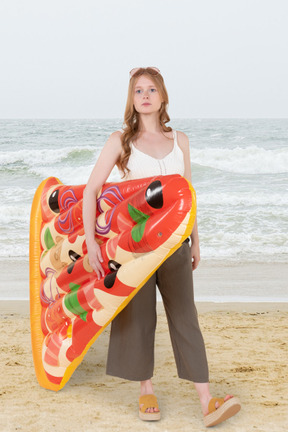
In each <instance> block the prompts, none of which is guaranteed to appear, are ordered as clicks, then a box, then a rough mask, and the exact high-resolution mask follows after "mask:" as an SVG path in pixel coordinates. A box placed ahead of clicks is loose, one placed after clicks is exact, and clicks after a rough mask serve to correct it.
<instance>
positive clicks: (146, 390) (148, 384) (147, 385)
mask: <svg viewBox="0 0 288 432" xmlns="http://www.w3.org/2000/svg"><path fill="white" fill-rule="evenodd" d="M140 385H141V387H140V395H141V396H146V395H154V391H153V386H152V381H151V379H149V380H146V381H141V383H140ZM152 400H153V399H152ZM143 406H144V404H140V405H139V409H141V408H142V407H143ZM145 413H160V410H159V407H158V404H157V406H149V407H147V408H146V409H145Z"/></svg>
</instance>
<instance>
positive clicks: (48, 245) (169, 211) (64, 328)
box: [30, 175, 196, 391]
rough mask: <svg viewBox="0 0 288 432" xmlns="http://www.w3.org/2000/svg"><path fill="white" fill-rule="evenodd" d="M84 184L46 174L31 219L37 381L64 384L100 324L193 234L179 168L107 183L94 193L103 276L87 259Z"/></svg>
mask: <svg viewBox="0 0 288 432" xmlns="http://www.w3.org/2000/svg"><path fill="white" fill-rule="evenodd" d="M84 189H85V185H81V186H66V185H63V184H62V183H61V182H60V181H59V180H58V179H57V178H55V177H50V178H48V179H46V180H44V181H43V182H42V183H41V184H40V186H39V187H38V189H37V191H36V193H35V196H34V200H33V204H32V210H31V221H30V321H31V335H32V351H33V359H34V365H35V371H36V376H37V379H38V382H39V384H40V385H41V386H42V387H44V388H47V389H51V390H54V391H58V390H60V389H61V388H63V387H64V385H65V384H66V383H67V381H68V380H69V378H70V377H71V375H72V374H73V372H74V371H75V369H76V368H77V366H78V365H79V364H80V363H81V361H82V359H83V357H84V355H85V354H86V352H87V351H88V349H89V348H90V346H91V345H92V344H93V343H94V342H95V340H96V339H97V337H98V336H99V335H100V333H101V332H102V331H103V330H104V328H105V327H106V326H107V325H108V324H109V323H110V322H111V321H112V320H113V319H114V318H115V316H116V315H117V314H118V313H119V312H120V311H121V310H122V309H123V308H124V307H125V306H126V305H127V304H128V303H129V301H130V300H131V299H132V298H133V297H134V295H136V294H137V292H138V291H139V290H140V288H141V287H142V286H143V285H144V284H145V282H146V281H147V280H148V279H149V278H150V277H151V275H152V274H153V273H154V272H155V271H156V270H157V268H158V267H159V266H160V265H161V264H162V263H163V261H165V260H166V259H167V258H168V257H169V256H170V255H171V254H172V253H173V252H174V251H175V250H176V249H178V248H179V247H180V246H181V244H182V243H183V241H184V240H185V239H186V238H187V237H188V236H189V235H190V234H191V232H192V228H193V224H194V220H195V216H196V197H195V192H194V189H193V188H192V186H191V184H190V183H189V182H188V181H187V180H186V179H185V178H184V177H181V176H180V175H169V176H157V177H153V178H144V179H140V180H130V181H126V182H119V183H106V184H105V185H104V186H103V188H102V189H101V190H100V192H99V194H98V197H97V209H96V215H97V219H96V227H95V228H96V229H95V239H96V241H97V243H98V244H99V245H100V248H101V253H102V257H103V260H104V262H103V263H102V266H103V268H104V271H105V276H104V277H102V278H101V279H100V280H98V278H97V275H96V273H95V272H94V271H93V269H92V267H91V266H90V264H89V260H88V255H87V246H86V241H85V232H84V228H83V219H82V206H83V200H82V198H83V191H84Z"/></svg>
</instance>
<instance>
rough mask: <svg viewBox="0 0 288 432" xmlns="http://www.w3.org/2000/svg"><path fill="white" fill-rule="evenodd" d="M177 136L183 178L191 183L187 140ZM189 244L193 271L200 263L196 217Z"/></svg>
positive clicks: (184, 136)
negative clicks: (181, 153)
mask: <svg viewBox="0 0 288 432" xmlns="http://www.w3.org/2000/svg"><path fill="white" fill-rule="evenodd" d="M177 135H178V145H179V147H180V148H181V150H182V151H183V154H184V177H185V178H186V179H187V180H189V181H190V182H191V183H192V174H191V162H190V147H189V138H188V137H187V135H186V134H185V133H183V132H180V131H178V132H177ZM191 242H192V246H191V259H192V269H193V270H195V269H196V268H197V267H198V264H199V261H200V247H199V236H198V225H197V216H196V218H195V223H194V227H193V230H192V234H191Z"/></svg>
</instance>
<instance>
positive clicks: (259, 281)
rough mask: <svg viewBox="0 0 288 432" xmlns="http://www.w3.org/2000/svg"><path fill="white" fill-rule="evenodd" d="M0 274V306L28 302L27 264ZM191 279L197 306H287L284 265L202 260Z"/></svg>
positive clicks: (7, 263)
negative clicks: (11, 302) (233, 304)
mask: <svg viewBox="0 0 288 432" xmlns="http://www.w3.org/2000/svg"><path fill="white" fill-rule="evenodd" d="M0 272H1V281H0V303H2V302H7V301H13V302H14V301H29V262H28V261H26V260H19V261H18V260H4V261H0ZM193 279H194V296H195V302H196V303H214V304H219V303H220V304H222V303H245V304H248V303H281V304H285V303H288V289H287V288H288V284H287V280H288V266H287V264H286V263H279V262H277V263H276V262H275V263H258V262H246V263H244V262H240V263H234V262H230V263H229V262H226V261H211V260H210V261H205V260H202V261H201V262H200V265H199V266H198V268H197V270H196V271H194V272H193ZM157 297H158V300H160V299H161V297H160V295H159V293H158V296H157Z"/></svg>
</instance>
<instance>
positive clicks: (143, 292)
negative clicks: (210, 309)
mask: <svg viewBox="0 0 288 432" xmlns="http://www.w3.org/2000/svg"><path fill="white" fill-rule="evenodd" d="M156 284H157V286H158V288H159V291H160V293H161V296H162V299H163V304H164V308H165V312H166V316H167V321H168V326H169V332H170V338H171V342H172V347H173V352H174V357H175V362H176V366H177V371H178V376H179V377H180V378H184V379H187V380H190V381H193V382H202V383H204V382H208V380H209V376H208V365H207V358H206V351H205V345H204V341H203V337H202V334H201V330H200V328H199V323H198V316H197V310H196V307H195V304H194V292H193V279H192V266H191V252H190V247H189V245H188V243H187V242H184V243H183V244H182V246H181V247H180V248H179V249H178V250H177V251H176V252H174V253H173V255H171V256H170V257H169V258H168V259H167V260H166V261H165V262H164V263H163V264H162V265H161V266H160V267H159V268H158V270H157V271H156V272H155V273H154V275H153V276H152V277H151V278H150V279H149V280H148V281H147V282H146V284H145V285H144V286H143V287H142V288H141V289H140V291H139V292H138V293H137V294H136V296H135V297H134V298H133V299H132V300H131V301H130V303H128V305H127V306H126V307H125V308H124V309H123V310H122V311H121V312H120V313H119V314H118V315H117V317H116V318H114V320H113V321H112V324H111V332H110V342H109V350H108V358H107V369H106V373H107V374H108V375H113V376H117V377H120V378H124V379H127V380H132V381H145V380H148V379H150V378H151V377H152V376H153V369H154V339H155V329H156V321H157V317H156Z"/></svg>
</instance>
